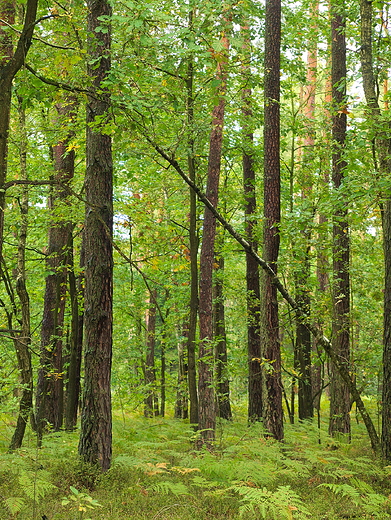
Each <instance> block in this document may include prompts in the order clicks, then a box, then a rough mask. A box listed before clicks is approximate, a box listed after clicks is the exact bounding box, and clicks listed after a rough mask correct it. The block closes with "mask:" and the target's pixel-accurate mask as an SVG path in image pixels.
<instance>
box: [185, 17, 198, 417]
mask: <svg viewBox="0 0 391 520" xmlns="http://www.w3.org/2000/svg"><path fill="white" fill-rule="evenodd" d="M192 24H193V12H192V11H191V12H190V13H189V27H190V28H191V27H192ZM193 79H194V68H193V59H192V57H191V56H190V57H189V61H188V67H187V77H186V93H187V124H188V132H189V137H188V155H187V163H188V169H189V177H190V179H191V180H192V181H193V182H195V181H196V168H195V160H194V159H195V154H194V137H193V132H194V129H193V125H194V93H193ZM189 198H190V213H189V250H190V302H189V309H190V311H189V326H188V332H187V379H188V385H189V401H190V424H198V393H197V370H196V332H197V315H198V246H199V238H198V233H197V197H196V194H195V193H194V191H193V190H192V189H190V190H189Z"/></svg>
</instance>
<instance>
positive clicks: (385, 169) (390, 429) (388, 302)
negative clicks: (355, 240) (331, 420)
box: [360, 0, 391, 461]
mask: <svg viewBox="0 0 391 520" xmlns="http://www.w3.org/2000/svg"><path fill="white" fill-rule="evenodd" d="M372 13H373V7H372V3H371V2H368V1H367V0H361V3H360V15H361V47H360V50H361V74H362V79H363V87H364V93H365V98H366V103H367V110H366V115H367V119H368V121H369V123H370V128H371V131H370V138H371V141H372V152H373V159H374V165H373V166H374V168H375V170H378V172H379V173H378V175H379V177H385V178H387V177H389V175H390V172H391V161H390V149H391V140H390V138H389V131H390V126H389V122H388V120H387V115H386V114H382V110H381V107H380V103H379V91H378V78H377V75H376V73H375V67H374V59H373V37H372V31H373V14H372ZM385 108H387V105H385ZM380 211H381V217H382V229H383V253H384V300H383V391H382V436H381V446H382V455H383V457H384V459H385V460H387V461H390V460H391V390H390V388H391V249H390V244H391V199H390V197H389V196H388V195H387V194H386V193H381V203H380Z"/></svg>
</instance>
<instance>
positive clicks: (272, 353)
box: [262, 0, 284, 440]
mask: <svg viewBox="0 0 391 520" xmlns="http://www.w3.org/2000/svg"><path fill="white" fill-rule="evenodd" d="M280 42H281V3H280V0H267V1H266V12H265V62H264V70H265V79H264V82H265V86H264V96H265V106H264V118H265V121H264V234H263V242H264V257H265V261H266V262H268V263H269V265H270V266H271V267H272V269H273V271H274V272H275V273H276V272H277V260H278V252H279V244H280V235H279V223H280V104H279V101H280ZM262 306H263V309H262V313H263V320H264V333H265V344H264V350H263V356H262V357H263V358H265V360H266V361H265V362H266V363H267V365H265V367H266V369H265V371H264V377H265V391H266V392H265V395H264V407H263V414H264V426H265V428H266V430H267V431H268V432H269V433H270V434H271V435H272V436H273V437H274V438H275V439H277V440H281V439H282V438H283V436H284V430H283V413H282V382H281V352H280V340H279V321H278V301H277V288H276V286H275V285H274V284H273V283H272V280H271V279H270V277H268V276H266V277H265V278H264V283H263V295H262Z"/></svg>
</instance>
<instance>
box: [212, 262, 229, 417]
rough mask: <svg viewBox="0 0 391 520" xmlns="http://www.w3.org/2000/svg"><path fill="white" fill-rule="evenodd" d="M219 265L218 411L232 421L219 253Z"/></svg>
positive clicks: (216, 331) (216, 324) (216, 328)
mask: <svg viewBox="0 0 391 520" xmlns="http://www.w3.org/2000/svg"><path fill="white" fill-rule="evenodd" d="M215 263H216V265H217V272H216V274H217V276H216V277H215V278H216V279H215V284H214V337H215V341H216V352H215V360H216V390H217V413H218V416H219V417H221V418H222V419H226V420H228V421H230V420H231V419H232V410H231V403H230V394H229V377H228V373H227V372H228V366H227V362H228V355H227V334H226V331H225V304H224V284H223V280H222V276H223V273H224V257H223V256H222V255H221V254H219V255H217V258H216V259H215Z"/></svg>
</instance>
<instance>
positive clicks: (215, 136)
mask: <svg viewBox="0 0 391 520" xmlns="http://www.w3.org/2000/svg"><path fill="white" fill-rule="evenodd" d="M225 21H226V20H225ZM226 30H227V29H226V28H225V29H224V35H223V37H222V47H223V50H222V51H221V53H220V55H219V56H218V61H217V78H218V80H219V87H218V91H217V96H218V102H217V104H216V105H215V106H214V108H213V111H212V129H211V132H210V138H209V157H208V177H207V187H206V196H207V197H208V200H210V202H211V203H212V204H213V205H214V206H215V207H216V206H217V202H218V193H219V179H220V167H221V147H222V140H223V126H224V110H225V94H226V92H225V91H226V80H227V52H228V48H229V40H228V37H227V34H226ZM215 238H216V219H215V216H214V215H213V214H212V213H211V212H210V210H209V209H208V208H205V211H204V220H203V233H202V246H201V254H200V279H199V327H200V347H199V362H198V428H199V430H200V431H201V441H200V442H201V444H205V445H206V446H207V447H211V446H212V443H213V440H214V438H215V426H216V399H215V391H214V378H213V359H214V349H213V321H212V316H213V282H212V277H213V266H214V253H215V251H214V244H215Z"/></svg>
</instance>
